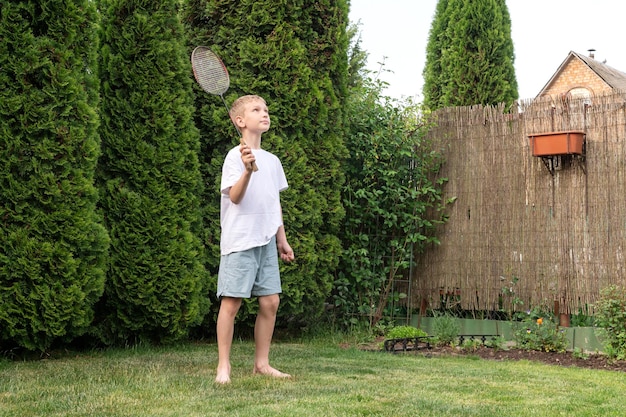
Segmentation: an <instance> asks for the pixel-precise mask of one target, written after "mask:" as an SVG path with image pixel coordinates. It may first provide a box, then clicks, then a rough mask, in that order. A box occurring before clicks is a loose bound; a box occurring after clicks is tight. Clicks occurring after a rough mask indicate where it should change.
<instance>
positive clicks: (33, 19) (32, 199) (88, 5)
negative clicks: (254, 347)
mask: <svg viewBox="0 0 626 417" xmlns="http://www.w3.org/2000/svg"><path fill="white" fill-rule="evenodd" d="M96 18H97V15H96V10H95V5H94V3H93V2H92V1H89V0H75V1H68V0H66V1H61V0H48V1H47V0H31V1H4V0H3V1H1V2H0V344H4V345H5V346H11V345H12V346H14V345H18V346H22V347H25V348H28V349H30V350H41V351H43V350H46V349H48V348H49V347H50V346H51V345H52V344H53V343H54V342H55V341H62V340H70V339H72V338H73V337H76V336H78V335H80V334H82V333H83V332H85V331H86V330H87V328H88V326H89V325H90V324H91V321H92V318H93V305H94V303H95V302H96V301H97V300H98V298H99V297H100V295H101V294H102V291H103V286H104V267H105V262H106V253H107V246H108V236H107V233H106V231H105V229H104V227H103V226H102V224H101V221H100V219H99V218H98V217H97V216H96V214H95V208H96V199H97V192H96V189H95V187H94V185H93V178H94V171H95V167H96V161H97V158H98V154H99V138H98V132H97V128H98V117H97V114H96V109H97V105H98V79H97V59H96V52H97V45H98V38H97V30H96V24H97V21H96Z"/></svg>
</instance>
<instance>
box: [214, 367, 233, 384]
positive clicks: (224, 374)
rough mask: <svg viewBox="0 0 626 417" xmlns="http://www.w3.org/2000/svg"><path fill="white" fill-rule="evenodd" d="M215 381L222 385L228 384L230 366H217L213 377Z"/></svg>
mask: <svg viewBox="0 0 626 417" xmlns="http://www.w3.org/2000/svg"><path fill="white" fill-rule="evenodd" d="M215 382H216V383H217V384H222V385H224V384H230V368H226V369H220V368H217V376H216V377H215Z"/></svg>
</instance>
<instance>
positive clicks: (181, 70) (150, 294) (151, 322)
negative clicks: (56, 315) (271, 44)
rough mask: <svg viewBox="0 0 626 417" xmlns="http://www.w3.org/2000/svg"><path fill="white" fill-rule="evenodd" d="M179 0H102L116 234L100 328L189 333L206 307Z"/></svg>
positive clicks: (120, 332)
mask: <svg viewBox="0 0 626 417" xmlns="http://www.w3.org/2000/svg"><path fill="white" fill-rule="evenodd" d="M178 5H179V2H178V0H102V1H101V11H102V14H103V24H102V28H103V32H102V33H103V34H102V44H103V46H102V51H101V60H102V62H101V70H102V87H103V88H102V111H101V117H102V129H101V137H102V153H103V155H102V157H101V159H100V162H99V169H98V179H99V186H100V187H101V193H102V210H103V212H104V214H105V216H106V225H107V227H108V229H109V233H110V235H111V262H110V268H109V271H108V276H107V278H108V280H107V285H106V287H105V297H104V298H103V300H102V302H101V303H100V304H99V307H101V308H100V314H99V317H98V319H99V327H100V329H99V330H100V337H101V338H102V340H104V341H105V342H107V343H118V342H131V343H134V342H136V341H148V342H167V341H170V340H176V339H179V338H182V337H185V336H186V335H187V334H188V331H189V329H190V328H191V327H193V326H195V325H197V324H198V323H199V322H200V321H201V319H202V317H203V316H204V314H205V313H206V311H208V298H207V297H206V291H207V289H206V284H207V282H206V281H207V278H208V274H207V273H206V271H205V269H204V265H203V263H202V259H203V247H202V244H201V241H200V239H199V234H200V232H201V216H200V200H199V198H200V195H201V192H202V186H201V176H200V170H199V164H198V152H199V136H198V130H197V129H196V128H195V126H194V124H193V111H194V109H193V93H192V89H191V79H190V74H191V66H190V63H189V56H188V55H187V48H186V45H187V42H186V38H185V36H184V32H183V26H182V24H181V22H180V18H179V15H178V11H179V10H178Z"/></svg>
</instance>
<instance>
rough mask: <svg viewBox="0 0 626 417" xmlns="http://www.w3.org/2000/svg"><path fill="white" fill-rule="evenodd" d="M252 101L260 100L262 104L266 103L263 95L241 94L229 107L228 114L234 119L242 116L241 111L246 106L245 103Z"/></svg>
mask: <svg viewBox="0 0 626 417" xmlns="http://www.w3.org/2000/svg"><path fill="white" fill-rule="evenodd" d="M252 101H262V102H263V104H265V105H267V103H266V102H265V100H264V99H263V97H261V96H257V95H254V94H249V95H247V96H241V97H239V98H238V99H237V100H235V102H234V103H233V105H232V106H231V107H230V112H229V115H230V117H231V119H233V120H235V118H236V117H239V116H243V111H244V109H245V107H246V104H248V103H250V102H252Z"/></svg>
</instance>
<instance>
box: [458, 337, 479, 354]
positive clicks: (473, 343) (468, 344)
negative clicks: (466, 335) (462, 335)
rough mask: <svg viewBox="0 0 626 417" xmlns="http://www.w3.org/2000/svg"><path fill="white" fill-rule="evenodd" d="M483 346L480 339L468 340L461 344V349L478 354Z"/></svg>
mask: <svg viewBox="0 0 626 417" xmlns="http://www.w3.org/2000/svg"><path fill="white" fill-rule="evenodd" d="M482 345H483V344H482V342H481V341H480V340H478V339H466V340H464V341H463V343H462V344H461V349H462V350H463V351H465V352H470V353H471V352H476V351H477V350H478V349H479V348H480V347H481V346H482Z"/></svg>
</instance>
